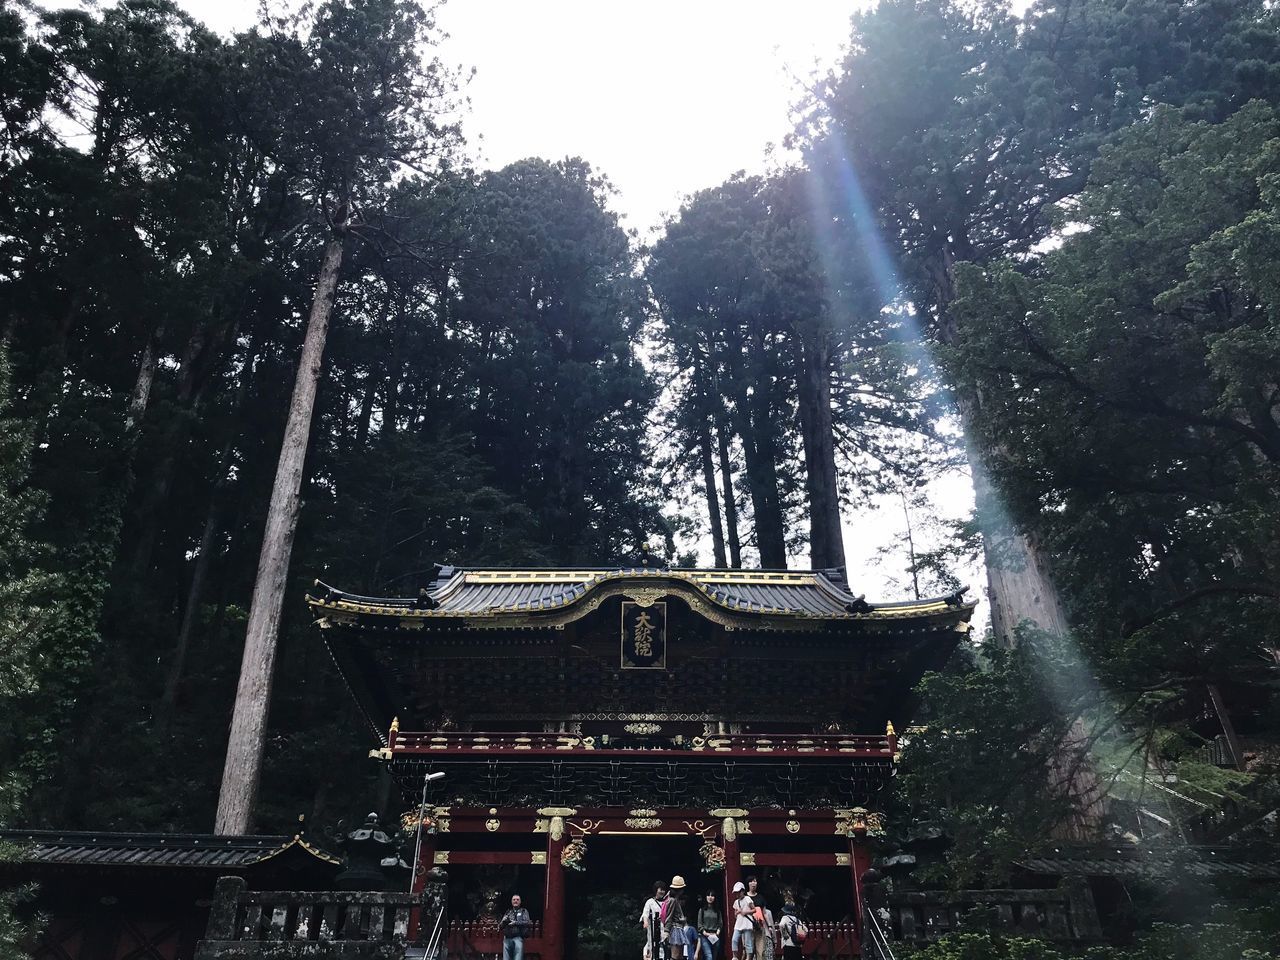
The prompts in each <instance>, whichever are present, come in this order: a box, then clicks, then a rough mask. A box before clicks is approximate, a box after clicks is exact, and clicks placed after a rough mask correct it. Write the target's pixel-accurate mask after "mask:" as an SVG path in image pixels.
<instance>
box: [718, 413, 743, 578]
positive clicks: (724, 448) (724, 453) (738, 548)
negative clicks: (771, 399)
mask: <svg viewBox="0 0 1280 960" xmlns="http://www.w3.org/2000/svg"><path fill="white" fill-rule="evenodd" d="M716 406H717V411H718V416H717V417H716V423H715V428H716V445H717V446H718V447H719V453H720V484H721V489H720V492H721V495H722V496H723V498H724V525H725V533H726V535H727V536H728V538H729V566H731V567H733V568H734V569H735V570H737V569H739V568H740V567H741V566H742V541H741V540H740V539H739V538H738V498H737V497H736V496H735V495H734V492H733V461H732V459H731V458H730V456H729V430H728V428H727V427H726V426H725V423H724V408H723V405H722V404H721V403H720V398H719V397H717V398H716Z"/></svg>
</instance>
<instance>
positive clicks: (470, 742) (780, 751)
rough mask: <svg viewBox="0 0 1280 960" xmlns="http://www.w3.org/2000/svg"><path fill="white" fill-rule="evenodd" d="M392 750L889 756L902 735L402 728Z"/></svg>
mask: <svg viewBox="0 0 1280 960" xmlns="http://www.w3.org/2000/svg"><path fill="white" fill-rule="evenodd" d="M390 737H391V742H390V744H389V746H390V748H391V753H392V756H393V757H394V756H396V755H413V754H418V755H422V754H432V755H436V756H446V757H448V756H454V757H456V756H469V755H475V754H489V755H494V754H497V755H502V756H522V755H530V754H532V755H543V754H554V755H558V756H563V755H564V754H566V753H570V754H580V755H583V756H591V757H604V756H620V755H626V756H635V755H636V754H637V753H646V754H658V755H659V756H665V755H678V756H685V757H688V756H708V755H710V756H717V755H720V756H723V755H729V756H734V755H736V756H744V755H750V756H755V755H770V754H771V755H774V756H781V757H808V756H842V757H867V758H880V759H889V758H892V757H893V755H894V754H895V753H896V752H897V749H898V738H897V736H896V735H892V734H890V735H888V736H851V735H846V734H840V733H834V734H790V733H787V734H771V735H768V736H763V735H757V734H749V733H735V734H716V735H713V736H709V737H692V738H675V737H673V738H666V739H663V738H654V739H653V740H651V741H648V742H646V743H644V744H642V745H636V743H635V741H634V740H631V741H630V742H629V743H626V742H623V743H620V742H618V740H617V739H614V740H612V741H611V740H610V739H609V738H608V737H606V736H602V737H599V738H596V737H581V736H576V735H574V734H565V733H457V732H453V731H450V732H440V731H423V732H401V731H393V732H392V733H391V735H390Z"/></svg>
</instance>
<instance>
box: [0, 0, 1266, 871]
mask: <svg viewBox="0 0 1280 960" xmlns="http://www.w3.org/2000/svg"><path fill="white" fill-rule="evenodd" d="M1015 7H1018V8H1020V7H1021V5H1015V4H1011V3H1009V2H1006V0H973V2H961V0H881V2H879V3H878V4H875V5H873V6H872V7H870V8H869V9H867V10H865V11H863V12H860V13H857V14H856V15H855V16H854V17H853V19H852V27H851V34H850V38H849V45H848V48H847V54H846V56H845V58H844V60H843V61H842V62H841V63H840V64H839V65H837V66H836V67H835V69H834V70H833V71H832V72H831V73H830V75H829V76H827V77H825V78H823V79H822V80H821V81H820V82H819V83H818V84H817V85H816V87H815V89H814V91H813V96H812V98H811V100H810V101H809V102H808V103H806V104H804V105H803V106H804V108H805V112H804V120H803V122H802V123H801V125H800V126H799V128H798V129H797V130H796V133H795V135H794V140H793V143H792V144H791V145H790V146H791V147H792V154H791V155H792V158H793V159H792V161H791V162H790V163H789V164H788V165H785V166H782V167H780V168H778V169H775V170H772V171H771V172H769V173H766V174H758V175H748V174H746V173H742V174H738V175H735V176H733V177H731V178H729V179H728V180H726V181H725V182H724V183H721V184H718V185H707V186H706V188H705V189H702V190H699V191H698V192H696V193H695V194H693V195H691V196H689V197H688V198H687V199H686V201H685V203H684V204H683V205H682V207H681V208H680V210H679V211H678V212H677V213H676V214H674V215H673V216H672V217H671V218H670V219H669V220H668V222H666V223H665V224H662V225H661V228H660V231H659V233H658V235H657V236H656V239H655V240H654V241H653V242H652V243H651V244H648V245H642V244H641V243H640V242H639V240H638V238H637V236H636V235H635V234H633V233H629V232H628V231H626V230H624V229H623V228H622V227H621V226H620V222H619V217H618V215H617V213H616V210H615V208H614V203H613V200H614V194H613V188H612V187H611V185H610V183H609V181H608V179H607V177H606V176H605V175H604V173H603V172H601V171H598V170H595V169H593V168H592V166H591V165H590V163H589V162H588V161H587V160H585V159H580V158H568V159H560V160H549V159H541V158H529V159H526V160H522V161H520V162H518V163H513V164H511V165H509V166H506V167H504V168H502V169H497V170H479V169H476V168H475V166H474V164H473V163H472V162H471V160H470V159H469V152H468V147H467V145H466V142H465V136H464V135H465V133H466V117H465V113H464V112H463V111H462V110H461V107H460V104H459V99H460V97H459V83H460V80H459V78H458V77H457V76H455V75H453V74H452V73H450V71H448V70H446V69H445V68H444V67H443V66H441V65H440V64H439V63H438V62H437V61H436V60H435V59H434V56H433V49H434V46H435V44H436V42H437V40H438V30H437V28H436V26H435V23H434V21H433V19H432V16H431V13H430V11H426V10H423V9H422V8H420V7H419V6H418V5H417V4H416V3H413V2H411V0H327V2H324V3H321V4H319V5H317V6H316V7H314V8H306V9H304V11H303V12H302V13H299V14H298V15H297V16H295V17H284V18H272V19H268V20H267V21H264V22H263V23H262V24H260V25H259V26H258V27H257V28H256V29H254V30H250V31H246V32H244V33H242V34H239V35H236V36H234V37H230V38H223V37H219V36H216V35H214V34H212V33H210V32H209V31H207V30H205V29H204V28H203V27H202V26H201V25H200V24H198V23H196V22H194V21H193V20H192V19H191V18H190V17H188V16H187V15H185V14H184V13H183V12H182V11H181V9H180V8H179V7H178V6H176V5H175V4H174V3H172V2H169V0H124V2H121V3H119V4H117V5H115V6H111V7H108V8H105V9H101V10H90V11H84V10H79V9H68V10H53V11H41V10H36V9H34V8H30V7H27V6H25V5H14V4H5V5H0V254H2V256H0V346H2V356H0V425H2V427H0V711H2V712H3V716H4V717H5V719H6V720H7V721H9V722H6V723H4V724H3V725H0V765H2V766H3V781H0V820H4V821H9V822H22V823H24V824H33V825H35V824H51V825H57V826H61V827H81V826H92V827H94V828H100V829H101V828H113V827H118V828H126V827H127V828H137V829H143V828H146V829H201V830H203V829H208V827H209V826H210V825H211V823H212V822H213V816H214V811H213V797H214V795H215V792H216V787H217V785H218V783H219V780H220V770H221V769H222V763H223V754H224V751H225V749H226V746H227V733H226V729H227V726H226V723H227V716H228V714H229V712H230V711H231V708H232V704H233V702H235V701H236V699H237V682H238V674H239V667H240V662H241V655H242V650H243V649H244V647H245V638H246V631H248V633H249V635H250V636H251V638H252V637H254V636H258V637H266V638H268V639H269V641H270V652H271V657H270V658H269V659H268V661H267V666H266V669H265V672H261V673H260V675H258V676H257V677H256V681H258V682H260V686H263V689H270V690H272V699H271V710H270V715H269V724H268V725H267V726H266V728H265V731H262V730H258V731H257V732H253V731H251V735H250V739H251V740H253V741H254V742H255V743H256V749H258V750H259V751H261V750H263V749H265V761H264V762H263V764H262V767H261V769H262V777H263V784H262V789H261V790H260V791H259V793H258V797H259V799H258V802H257V805H256V808H254V809H253V810H252V811H250V813H253V815H254V817H255V818H256V823H257V824H258V826H259V827H261V828H263V829H278V828H280V827H281V826H282V825H283V824H285V823H286V822H291V821H293V820H294V819H295V818H296V816H297V815H298V814H299V813H305V814H307V815H309V816H311V817H313V818H314V819H316V820H318V821H320V822H330V823H331V822H334V821H336V820H337V819H339V818H341V817H343V816H350V814H351V813H352V812H353V811H355V810H356V809H358V808H360V807H362V806H364V805H366V804H367V803H368V798H369V797H370V796H371V795H372V793H373V787H372V785H371V783H370V778H371V777H372V771H370V770H369V769H368V766H367V765H366V764H365V763H363V756H364V750H365V746H366V745H365V744H364V742H363V738H362V735H361V732H360V731H361V724H360V723H358V722H356V719H355V717H354V716H353V708H352V707H351V706H350V703H349V697H348V696H347V695H346V691H345V690H344V689H343V687H342V685H341V683H340V681H339V680H338V678H337V677H336V675H335V673H334V671H333V668H332V665H331V664H330V662H329V660H328V658H327V655H325V654H324V652H323V650H322V649H321V648H320V647H319V646H318V645H317V644H315V643H314V642H312V640H311V638H310V636H309V633H308V629H307V624H306V622H305V617H304V615H303V610H302V608H301V605H300V604H299V603H298V602H297V599H298V598H299V597H300V596H301V594H302V592H303V590H304V587H305V585H306V584H307V583H308V582H309V581H310V579H311V578H313V577H316V576H322V577H324V578H325V579H326V580H329V581H331V582H334V583H339V584H342V585H343V586H344V587H348V588H350V589H352V590H356V591H360V592H364V593H371V594H392V595H414V594H416V592H417V590H418V589H419V587H420V586H421V584H422V583H423V582H426V581H428V580H429V579H430V578H431V571H433V570H434V569H435V565H436V564H438V563H442V562H460V563H469V564H557V563H558V564H610V563H617V562H620V561H621V560H623V559H624V558H626V557H628V556H632V555H634V554H635V552H636V551H637V549H638V548H639V546H640V544H641V543H642V542H644V541H646V540H647V541H649V543H650V546H651V549H653V550H654V551H655V552H657V553H659V554H662V555H664V556H665V557H666V558H667V559H668V560H670V561H672V562H685V563H691V562H696V561H698V560H701V561H702V562H704V563H705V562H707V561H708V560H709V561H711V562H713V563H714V564H715V565H717V566H735V567H736V566H742V565H746V566H752V565H756V564H759V565H761V566H765V567H784V566H786V565H788V564H789V563H791V564H794V563H796V562H798V561H800V560H801V558H805V557H807V558H808V559H809V560H810V561H811V562H812V565H813V566H814V567H815V568H836V567H842V566H844V565H845V547H844V539H843V538H844V531H845V529H846V525H848V526H849V527H851V528H852V529H855V530H856V529H857V519H856V518H857V515H858V510H859V509H860V508H861V507H862V506H863V505H865V503H866V502H867V500H868V499H869V498H870V497H873V496H876V495H881V494H886V493H889V494H895V495H900V496H901V497H902V498H903V500H904V502H905V503H908V504H914V505H916V506H917V507H918V506H919V498H920V496H921V491H922V490H923V489H925V488H926V486H927V484H928V483H929V481H930V480H931V479H932V478H935V477H937V476H938V475H939V474H941V473H942V472H944V471H947V470H952V469H954V468H955V467H956V466H957V465H962V466H963V467H964V468H965V469H968V470H969V471H970V472H971V475H972V478H973V484H974V489H975V493H976V497H977V509H976V512H975V514H974V516H973V518H972V520H971V521H970V522H968V523H965V524H963V525H960V526H958V527H956V528H955V529H954V530H950V531H949V536H948V538H947V540H946V542H945V543H944V544H942V546H941V547H939V548H937V549H932V548H930V549H922V550H916V549H915V547H914V545H908V544H904V545H903V550H902V551H901V553H900V555H899V556H898V557H897V559H896V560H895V562H897V563H899V564H900V565H901V566H903V567H904V569H905V570H906V571H907V573H908V575H909V577H910V578H911V579H913V580H914V582H915V583H916V585H917V590H922V591H924V592H930V591H933V592H941V591H944V590H945V591H950V590H953V589H955V588H956V587H957V586H959V584H957V583H956V581H955V580H954V575H953V570H954V568H955V565H956V563H957V562H958V561H959V560H961V559H962V558H964V557H966V556H969V555H972V554H976V553H980V554H981V555H982V557H983V559H984V562H985V566H986V569H987V571H988V574H989V583H988V584H986V586H987V588H988V592H987V596H986V599H987V600H989V602H990V605H991V609H992V627H991V637H990V638H989V639H990V641H991V642H990V644H989V645H988V646H985V647H983V646H972V647H970V646H967V645H966V647H965V649H964V650H963V651H962V656H961V657H960V658H959V660H958V662H956V663H954V664H953V665H952V666H951V667H950V668H949V669H948V671H946V672H945V673H943V674H938V675H934V676H932V677H930V678H929V679H928V680H927V681H926V683H925V685H924V692H925V694H926V696H925V699H924V707H923V708H922V709H923V712H922V715H921V718H920V719H921V720H922V721H926V720H927V721H928V723H929V726H928V730H927V731H926V732H925V733H923V734H921V735H920V736H918V737H917V738H916V739H915V740H914V741H913V743H912V746H911V747H909V748H908V750H907V754H906V757H905V764H906V765H905V770H906V771H907V775H906V776H904V777H903V778H900V783H901V784H902V785H903V789H902V790H900V791H899V793H900V809H899V810H898V811H897V813H896V818H897V820H896V822H897V823H898V825H899V828H900V829H901V831H902V834H903V838H904V842H905V838H908V837H909V835H910V834H911V833H912V831H919V830H923V829H934V828H937V829H940V830H941V831H943V832H944V833H947V834H949V835H951V836H953V837H957V838H960V837H962V838H964V839H963V842H957V843H956V844H955V845H954V846H953V847H952V850H951V852H950V854H949V857H948V859H947V860H946V861H945V862H944V863H943V864H942V865H941V866H940V867H939V871H940V872H939V874H938V875H939V877H941V878H942V879H944V880H950V881H952V882H960V881H961V880H963V881H964V882H981V881H985V880H993V879H996V878H999V877H1000V876H1002V875H1003V871H1005V870H1007V868H1008V865H1009V862H1010V860H1011V858H1012V857H1013V856H1014V855H1015V853H1016V852H1017V851H1019V850H1025V849H1027V848H1029V847H1031V846H1034V845H1035V844H1037V843H1042V842H1044V840H1045V838H1046V837H1049V836H1052V835H1054V831H1060V830H1068V831H1074V832H1076V833H1077V834H1079V833H1085V834H1090V833H1092V834H1094V835H1097V834H1100V833H1102V834H1105V833H1112V834H1114V833H1116V832H1119V833H1121V834H1125V835H1130V836H1141V835H1145V832H1146V831H1149V830H1151V829H1154V828H1155V826H1156V823H1157V820H1158V821H1159V822H1163V823H1165V824H1166V826H1165V827H1161V828H1160V829H1161V830H1166V831H1169V832H1172V833H1175V834H1177V833H1180V832H1185V830H1186V829H1187V828H1186V827H1185V824H1186V823H1187V822H1189V821H1190V818H1191V817H1192V814H1197V813H1203V812H1204V811H1205V810H1215V809H1218V808H1222V807H1224V806H1229V807H1230V809H1231V810H1232V811H1233V816H1236V817H1237V819H1238V821H1239V822H1240V823H1241V824H1248V823H1252V822H1253V821H1260V820H1262V819H1263V818H1265V816H1266V815H1267V814H1268V813H1269V812H1271V811H1273V810H1274V809H1275V807H1276V803H1277V793H1278V791H1277V781H1276V778H1275V763H1276V756H1277V754H1276V748H1275V743H1276V739H1275V738H1276V734H1277V733H1278V732H1280V730H1278V729H1277V725H1276V716H1277V710H1276V707H1277V703H1276V682H1277V679H1280V637H1278V636H1277V628H1276V623H1277V622H1278V621H1280V617H1278V616H1277V615H1278V614H1280V553H1278V552H1277V546H1276V543H1277V539H1276V535H1275V534H1276V531H1277V530H1278V529H1280V493H1278V491H1280V380H1278V374H1277V371H1280V289H1277V283H1276V267H1275V264H1276V262H1277V260H1278V259H1280V219H1278V214H1277V202H1278V198H1280V113H1278V111H1280V22H1277V15H1276V13H1275V11H1274V9H1273V7H1272V5H1271V4H1269V3H1266V2H1264V0H1074V2H1073V0H1065V2H1063V0H1036V2H1033V3H1032V4H1030V6H1028V7H1027V8H1026V9H1025V10H1022V11H1021V12H1020V13H1019V12H1015ZM584 82H587V81H586V80H584ZM308 384H309V386H308ZM308 391H309V392H308ZM300 402H301V403H302V406H299V404H300ZM291 443H292V444H293V445H294V447H295V448H296V449H295V450H294V454H295V456H294V458H293V460H289V450H290V445H291ZM299 444H300V446H299ZM282 445H283V451H284V452H283V454H282ZM286 466H287V469H286ZM295 525H296V533H295ZM273 530H274V531H276V534H273V533H272V531H273ZM264 531H265V539H266V542H267V543H268V546H269V545H270V544H271V542H272V541H273V537H275V538H276V539H277V540H278V541H279V545H281V546H282V548H283V549H282V550H278V551H276V553H275V554H274V555H273V556H274V558H275V559H274V560H272V559H271V558H270V557H269V556H268V554H269V553H270V552H271V551H270V550H268V549H266V548H264ZM277 534H278V535H279V536H277ZM280 537H283V539H279V538H280ZM702 544H706V547H705V548H702V547H701V545H702ZM700 549H705V552H706V555H702V554H701V553H700ZM269 561H270V563H274V564H275V567H274V569H275V570H276V571H277V572H278V574H279V577H278V580H279V582H278V583H277V584H276V587H277V588H278V589H277V600H279V598H280V597H282V598H283V602H278V603H277V604H276V605H275V606H274V607H272V606H271V605H270V604H267V603H266V602H265V601H264V600H263V599H262V590H263V588H262V582H263V575H262V574H263V570H265V569H267V568H268V566H269ZM849 576H850V583H851V586H852V588H853V589H854V590H855V592H857V590H858V572H857V571H850V572H849ZM255 583H256V584H257V585H256V586H255ZM277 648H278V654H277V653H276V650H277ZM250 659H251V658H249V657H246V659H245V663H246V670H248V669H249V661H250ZM272 663H274V685H273V686H272V679H273V670H272V667H271V664H272ZM246 675H248V674H244V675H239V676H240V679H239V682H240V685H241V698H242V699H243V695H244V683H245V681H244V676H246ZM1002 710H1003V712H1004V713H1006V714H1012V715H1005V716H1002V717H1001V718H1000V719H1001V721H1002V722H1000V723H983V722H981V721H982V719H983V718H984V717H989V716H990V715H991V713H992V712H1001V711H1002ZM264 717H265V713H264ZM1217 741H1222V742H1223V743H1225V751H1226V756H1227V762H1226V763H1221V762H1219V763H1209V762H1207V761H1206V759H1205V757H1206V745H1211V744H1213V743H1215V742H1217ZM107 744H109V749H106V748H105V746H106V745H107ZM1064 750H1065V754H1064ZM1011 755H1016V756H1018V757H1019V762H1018V763H1008V762H1005V759H1007V758H1008V757H1009V756H1011ZM1064 756H1066V758H1067V760H1069V761H1070V763H1071V765H1072V766H1073V768H1074V767H1075V766H1076V765H1077V762H1078V761H1080V760H1081V758H1082V757H1083V758H1086V759H1088V761H1089V764H1088V765H1089V766H1090V767H1091V772H1090V773H1089V775H1088V776H1078V775H1074V774H1073V775H1070V776H1062V775H1061V774H1062V771H1063V766H1062V764H1063V762H1064ZM255 776H256V773H255ZM1157 777H1159V778H1166V777H1177V778H1179V780H1180V782H1181V783H1182V787H1181V788H1180V791H1179V796H1181V797H1182V800H1185V801H1187V802H1186V803H1183V802H1182V801H1181V800H1175V799H1172V798H1170V797H1169V796H1168V795H1167V794H1168V792H1167V791H1166V793H1165V794H1164V795H1162V796H1156V797H1154V799H1153V793H1154V792H1155V791H1153V790H1152V789H1149V785H1150V784H1151V783H1152V782H1153V778H1157ZM251 806H252V804H251ZM1153 815H1154V818H1153Z"/></svg>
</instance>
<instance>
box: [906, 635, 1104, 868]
mask: <svg viewBox="0 0 1280 960" xmlns="http://www.w3.org/2000/svg"><path fill="white" fill-rule="evenodd" d="M1019 639H1020V642H1019V644H1018V646H1017V647H1016V648H1015V649H1013V650H1009V649H1006V648H1003V647H1000V646H997V645H995V644H991V643H988V644H986V645H984V646H983V647H981V648H980V651H979V653H980V657H981V663H977V662H964V658H957V659H959V660H960V661H961V662H959V663H956V664H955V665H954V668H953V669H951V670H948V671H947V672H945V673H933V674H928V675H927V676H926V677H925V678H924V680H923V681H922V682H921V684H920V688H919V693H920V696H921V699H922V701H923V704H924V708H925V711H926V712H925V716H924V717H923V718H922V719H923V720H924V721H925V723H924V725H923V726H922V727H921V728H920V729H917V730H913V731H911V732H910V733H909V734H908V736H907V740H906V747H905V749H904V750H903V755H902V772H901V775H900V776H899V777H898V778H897V779H896V781H895V790H894V795H895V803H896V804H897V805H898V806H899V807H900V813H899V814H898V815H897V816H896V817H895V818H894V819H895V821H901V822H900V823H898V824H897V826H895V828H894V829H895V832H897V833H899V834H901V837H900V839H907V838H909V837H911V836H912V835H917V834H921V833H924V832H925V831H928V830H930V829H931V828H932V829H936V830H941V831H942V833H943V834H945V836H946V837H947V838H949V840H950V846H949V847H948V849H947V851H946V857H945V861H944V862H941V863H937V864H930V865H927V866H925V867H924V868H923V869H921V870H919V871H917V873H916V874H913V878H914V879H916V880H918V881H919V882H922V883H937V882H945V883H947V884H949V885H950V886H953V887H956V888H965V887H969V888H972V887H975V886H1000V885H1002V884H1004V883H1007V881H1008V877H1009V872H1010V870H1011V868H1012V866H1013V864H1014V862H1015V861H1016V860H1018V859H1020V858H1022V857H1025V856H1027V855H1028V854H1029V852H1031V851H1034V850H1035V849H1037V848H1038V847H1039V846H1040V845H1042V844H1044V843H1046V842H1049V841H1050V839H1051V837H1052V835H1053V833H1054V831H1055V830H1056V829H1058V828H1059V827H1061V826H1062V825H1063V824H1064V823H1065V822H1067V820H1068V819H1069V817H1070V816H1071V814H1072V812H1073V810H1072V803H1071V797H1070V794H1069V791H1068V790H1067V789H1066V784H1064V783H1061V782H1056V781H1055V778H1054V776H1053V763H1052V759H1053V757H1054V755H1055V751H1056V749H1057V746H1058V744H1059V743H1060V742H1061V741H1062V740H1063V739H1064V738H1065V737H1066V735H1067V733H1068V731H1069V729H1070V727H1071V718H1072V717H1073V716H1075V715H1076V714H1077V712H1078V710H1079V709H1080V702H1081V701H1083V700H1084V698H1086V697H1087V696H1088V691H1087V690H1083V689H1079V688H1077V689H1076V690H1075V691H1074V692H1070V691H1071V687H1070V685H1069V684H1066V683H1064V682H1062V680H1063V678H1064V677H1065V676H1066V675H1067V674H1069V673H1070V668H1069V665H1067V664H1064V663H1062V662H1060V661H1058V660H1056V659H1055V654H1056V646H1055V645H1054V644H1053V643H1052V642H1049V640H1050V638H1047V637H1044V636H1043V635H1040V634H1037V633H1034V632H1032V631H1025V630H1024V631H1023V632H1022V633H1021V635H1020V638H1019ZM1073 701H1075V702H1073Z"/></svg>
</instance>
